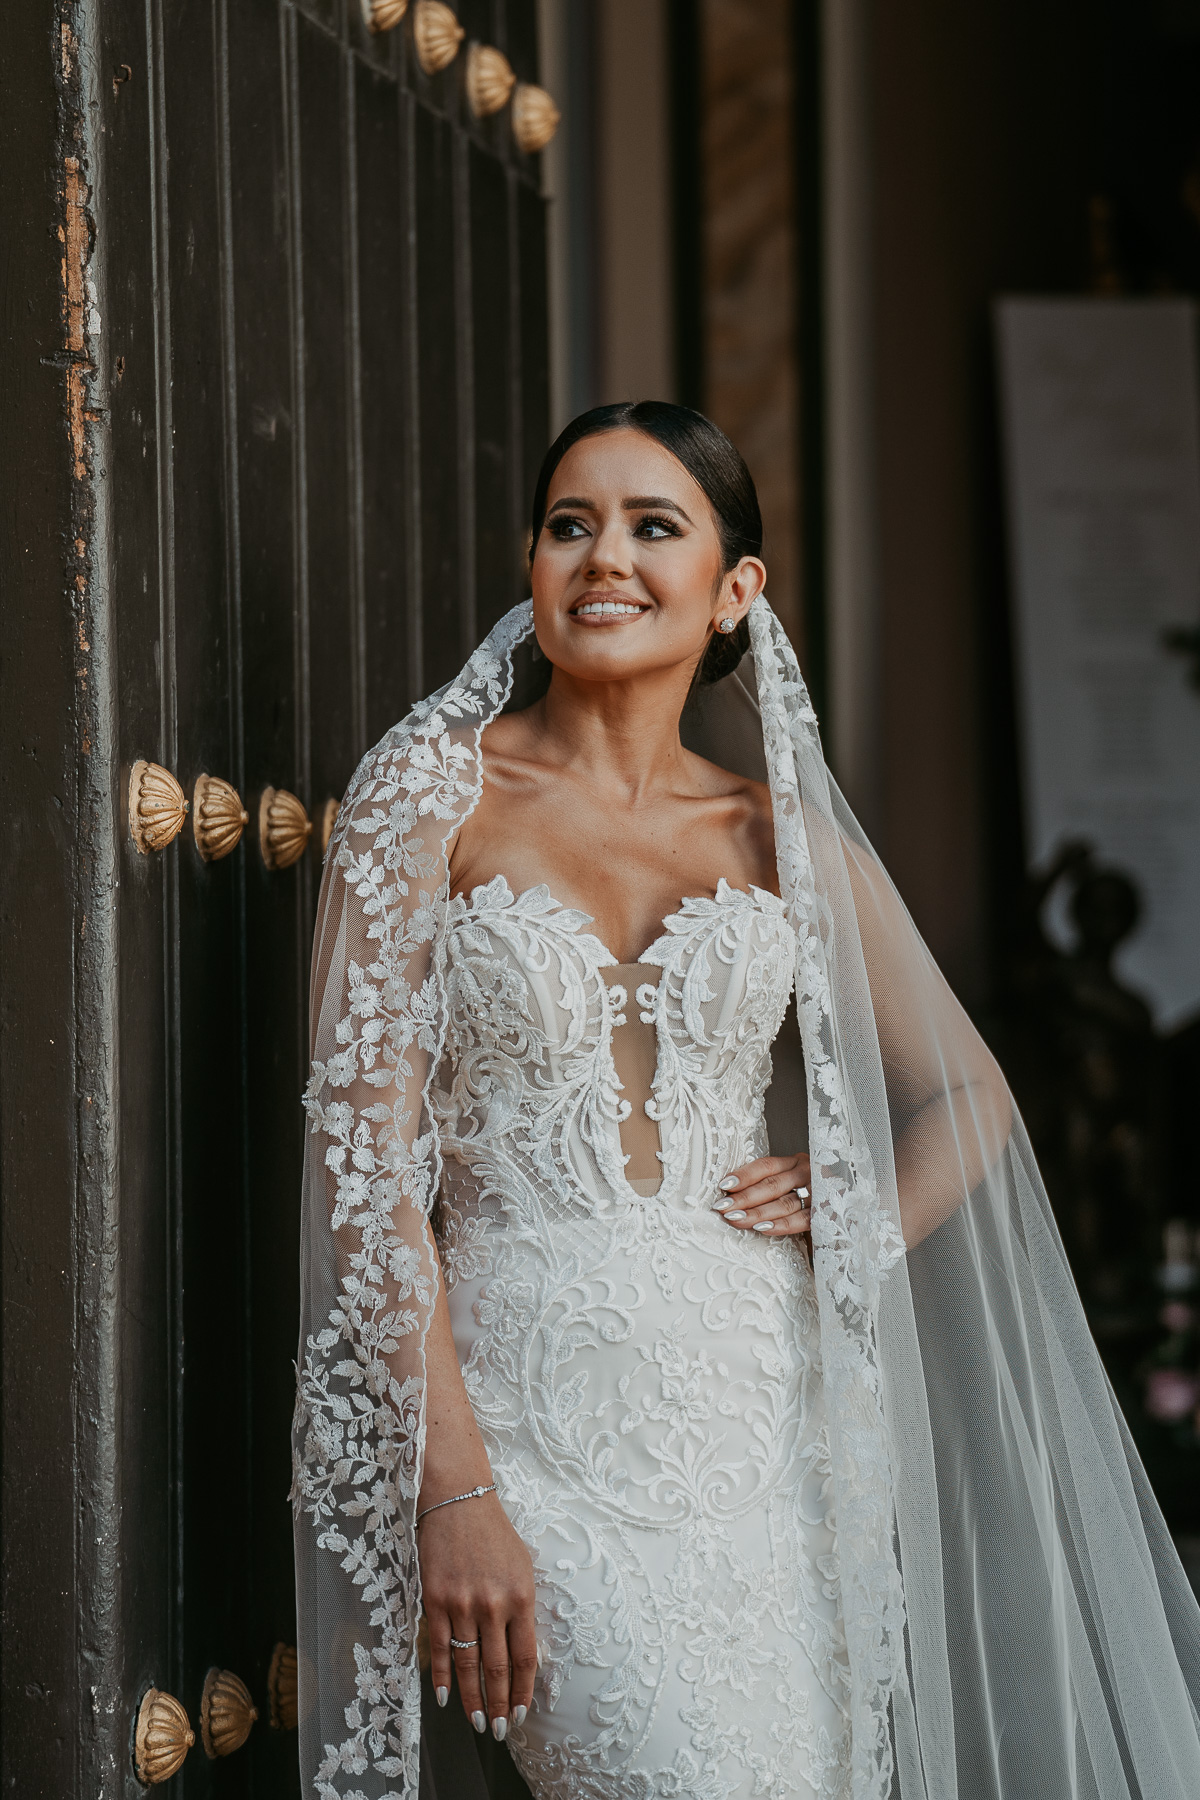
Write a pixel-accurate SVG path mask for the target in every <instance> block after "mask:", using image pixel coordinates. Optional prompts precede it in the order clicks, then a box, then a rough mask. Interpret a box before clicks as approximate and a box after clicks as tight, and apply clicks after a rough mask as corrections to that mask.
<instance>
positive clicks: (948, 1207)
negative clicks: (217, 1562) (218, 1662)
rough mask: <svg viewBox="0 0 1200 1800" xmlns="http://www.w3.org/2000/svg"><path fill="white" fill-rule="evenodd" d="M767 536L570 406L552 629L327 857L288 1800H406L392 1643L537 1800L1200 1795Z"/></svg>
mask: <svg viewBox="0 0 1200 1800" xmlns="http://www.w3.org/2000/svg"><path fill="white" fill-rule="evenodd" d="M761 536H762V533H761V523H760V519H759V510H758V503H757V499H756V497H755V493H754V488H753V484H752V482H751V480H750V476H749V474H748V472H747V470H746V467H745V465H744V463H743V462H742V460H741V458H740V456H739V455H738V454H737V452H736V450H734V448H733V447H732V445H731V444H729V442H728V440H727V439H725V438H724V437H723V435H722V434H721V433H720V432H719V431H718V430H717V428H716V427H715V426H713V425H712V424H710V423H709V422H708V421H707V420H705V419H703V418H701V417H700V416H699V415H698V414H696V413H693V412H690V411H688V410H687V409H684V408H681V407H675V406H670V405H667V404H665V403H659V402H644V403H641V404H638V405H621V406H609V407H602V408H598V409H596V410H595V411H593V412H591V413H587V414H585V415H584V416H583V417H582V418H580V419H577V420H576V421H575V422H574V423H573V424H572V425H570V426H569V427H568V428H567V430H566V431H565V432H564V433H563V434H562V436H561V437H560V438H559V439H558V441H557V442H556V443H555V444H554V445H553V447H552V448H551V450H550V452H549V453H548V455H547V458H546V462H545V465H544V467H543V470H542V474H541V477H540V480H539V484H538V489H537V493H536V495H535V499H534V508H533V535H532V563H531V567H532V594H533V598H532V602H531V603H527V604H526V605H524V606H521V607H518V608H516V609H514V611H513V612H512V613H510V614H509V615H508V616H507V617H506V618H505V619H503V620H502V621H501V623H500V624H499V625H498V626H497V627H496V629H495V630H494V631H493V632H492V634H491V636H490V637H489V638H488V639H487V640H486V642H485V643H484V644H483V645H482V646H481V647H480V648H479V649H478V650H477V651H476V652H475V654H474V655H473V656H472V658H471V660H470V662H469V663H468V664H467V666H466V668H465V669H464V670H463V672H462V674H461V675H460V676H459V677H458V678H457V680H456V681H454V682H452V683H451V684H450V685H449V687H448V688H446V689H443V690H442V692H441V693H440V694H437V695H435V696H433V697H432V698H431V699H429V700H426V701H423V702H422V703H421V704H420V705H419V706H417V707H416V708H415V709H414V710H413V712H412V713H410V714H409V716H408V717H407V718H406V719H405V720H403V721H402V722H401V723H400V724H399V725H398V726H396V727H395V728H394V729H393V730H392V731H391V732H390V733H389V734H388V735H387V737H385V738H384V739H383V741H382V742H381V743H380V744H379V745H378V746H377V747H376V749H375V750H373V751H372V752H371V753H370V754H369V755H368V756H367V757H366V759H365V760H364V762H363V764H362V765H361V767H360V769H359V770H358V773H357V775H356V776H355V779H354V782H353V783H352V785H351V789H350V791H349V793H348V795H347V798H346V801H345V803H344V804H343V807H342V810H341V813H340V815H339V820H338V826H337V831H336V834H335V837H334V840H333V843H332V845H331V851H330V855H329V859H328V863H327V867H326V873H325V883H324V887H323V890H322V903H321V909H320V915H319V919H318V925H317V933H316V944H315V950H314V962H313V986H312V1019H313V1043H314V1060H313V1073H312V1079H311V1082H310V1086H309V1090H308V1096H307V1106H308V1111H309V1116H310V1120H311V1135H310V1139H309V1143H310V1147H311V1149H310V1156H309V1162H308V1169H307V1174H306V1187H305V1228H304V1252H303V1267H302V1293H303V1320H302V1339H301V1353H300V1380H299V1390H298V1401H297V1415H296V1434H295V1483H294V1489H293V1498H294V1504H295V1511H296V1519H297V1575H298V1593H299V1647H300V1652H301V1656H300V1714H301V1764H302V1774H303V1778H304V1784H305V1785H304V1791H305V1793H306V1794H316V1795H319V1796H321V1800H335V1796H336V1797H341V1800H397V1797H399V1800H416V1796H417V1794H418V1789H420V1792H421V1794H422V1795H424V1794H426V1793H433V1792H434V1791H435V1786H436V1784H437V1780H438V1776H437V1766H436V1765H437V1756H438V1755H439V1754H440V1755H442V1756H443V1757H445V1755H446V1754H447V1751H446V1745H447V1744H450V1743H452V1737H453V1733H452V1732H448V1731H447V1728H446V1727H447V1726H448V1724H449V1719H450V1715H439V1714H437V1713H434V1712H429V1713H427V1715H426V1717H425V1720H424V1731H423V1730H422V1717H421V1682H420V1678H419V1672H418V1671H419V1661H420V1653H421V1651H420V1645H419V1638H420V1640H421V1643H422V1644H424V1645H427V1652H428V1666H429V1681H428V1685H427V1692H428V1691H430V1690H432V1693H433V1694H434V1695H435V1696H436V1701H437V1704H438V1705H439V1706H441V1707H446V1706H447V1705H448V1704H449V1703H450V1702H451V1699H452V1695H453V1693H454V1690H455V1689H456V1690H457V1696H458V1700H459V1701H460V1702H461V1706H462V1709H463V1715H465V1718H466V1719H469V1720H470V1722H471V1724H472V1725H473V1726H474V1729H475V1730H476V1731H477V1732H479V1733H481V1734H482V1733H485V1732H490V1733H491V1734H492V1736H493V1737H494V1738H497V1739H501V1740H503V1739H507V1741H508V1744H509V1747H510V1749H511V1753H512V1756H513V1759H514V1761H515V1762H516V1764H517V1767H518V1768H519V1770H520V1771H521V1773H522V1775H523V1777H524V1779H525V1781H526V1783H527V1784H528V1786H529V1788H530V1789H531V1790H532V1793H533V1794H534V1796H535V1797H536V1800H660V1797H662V1800H666V1797H667V1796H676V1797H678V1800H735V1797H736V1800H743V1797H744V1800H750V1797H751V1796H767V1797H768V1800H792V1797H795V1800H810V1797H814V1796H820V1797H821V1800H835V1797H841V1796H845V1797H847V1800H849V1797H850V1796H854V1800H888V1797H889V1796H891V1795H899V1796H901V1800H917V1797H918V1796H919V1797H922V1800H955V1797H956V1796H957V1797H960V1800H980V1797H982V1796H996V1797H998V1800H1000V1797H1002V1800H1064V1797H1066V1796H1073V1797H1074V1796H1078V1797H1079V1800H1085V1797H1089V1800H1090V1797H1092V1796H1095V1797H1097V1800H1117V1797H1121V1800H1133V1797H1134V1796H1137V1797H1139V1800H1166V1797H1168V1796H1169V1797H1179V1800H1183V1797H1184V1796H1196V1795H1200V1731H1198V1724H1197V1712H1196V1704H1195V1698H1196V1696H1197V1694H1198V1693H1200V1613H1198V1611H1197V1608H1196V1604H1195V1601H1194V1599H1193V1598H1192V1595H1191V1592H1190V1589H1189V1588H1188V1585H1187V1582H1186V1578H1185V1577H1184V1574H1183V1571H1182V1569H1181V1567H1180V1565H1179V1562H1178V1559H1177V1557H1176V1556H1175V1553H1174V1550H1173V1548H1172V1546H1171V1543H1170V1540H1169V1538H1168V1536H1167V1534H1166V1531H1165V1527H1164V1525H1163V1522H1162V1519H1161V1516H1160V1515H1159V1513H1158V1511H1157V1508H1156V1506H1155V1504H1154V1501H1153V1498H1152V1497H1151V1495H1150V1494H1149V1491H1148V1489H1147V1486H1146V1483H1145V1478H1144V1476H1143V1474H1142V1471H1141V1468H1140V1465H1139V1464H1138V1462H1137V1459H1136V1455H1135V1453H1134V1452H1133V1450H1132V1447H1131V1446H1130V1444H1129V1440H1128V1437H1127V1434H1126V1432H1125V1428H1124V1423H1123V1421H1122V1419H1121V1417H1120V1414H1119V1412H1118V1410H1117V1408H1116V1404H1115V1402H1114V1400H1113V1398H1112V1396H1111V1393H1110V1391H1109V1389H1108V1387H1107V1385H1106V1383H1105V1380H1104V1376H1103V1373H1102V1370H1101V1367H1100V1364H1099V1361H1098V1358H1097V1355H1096V1352H1095V1350H1094V1348H1093V1346H1092V1344H1091V1342H1090V1339H1089V1338H1088V1335H1087V1332H1086V1327H1085V1325H1084V1323H1083V1318H1082V1313H1081V1310H1080V1308H1079V1304H1078V1301H1077V1299H1076V1296H1075V1293H1074V1289H1073V1286H1072V1284H1071V1281H1070V1277H1069V1273H1068V1271H1067V1269H1066V1265H1065V1262H1064V1259H1063V1255H1062V1251H1061V1246H1060V1244H1059V1241H1058V1237H1057V1234H1056V1232H1055V1229H1054V1225H1053V1221H1052V1218H1051V1214H1050V1210H1049V1206H1048V1203H1047V1201H1046V1196H1045V1191H1044V1188H1043V1187H1042V1184H1041V1181H1040V1178H1039V1176H1038V1173H1037V1170H1036V1166H1035V1164H1034V1162H1033V1158H1032V1156H1031V1153H1030V1150H1029V1146H1028V1142H1027V1140H1026V1138H1025V1135H1024V1132H1023V1130H1022V1128H1021V1126H1020V1122H1019V1120H1018V1119H1016V1117H1015V1116H1014V1113H1013V1110H1012V1107H1011V1103H1010V1100H1009V1096H1008V1091H1007V1089H1006V1087H1005V1084H1004V1081H1003V1078H1002V1077H1001V1075H1000V1073H999V1070H998V1069H997V1067H996V1065H995V1063H994V1062H993V1060H992V1058H991V1057H990V1055H989V1054H988V1052H987V1050H986V1049H985V1048H984V1046H983V1044H982V1042H981V1041H980V1039H979V1038H978V1036H977V1034H976V1033H975V1031H974V1030H973V1028H972V1027H971V1025H970V1023H969V1021H968V1020H967V1019H966V1017H965V1015H964V1014H963V1013H962V1011H961V1009H960V1008H959V1007H958V1005H957V1003H956V1002H955V1000H954V998H953V996H952V995H951V993H950V991H949V989H948V988H947V987H946V984H945V982H944V981H943V980H942V978H941V976H940V975H939V973H938V971H937V969H936V967H935V966H934V965H933V963H932V961H931V960H930V958H929V955H928V953H927V951H926V950H925V948H924V946H923V945H922V944H921V942H920V939H919V938H918V937H917V935H916V932H915V930H914V928H913V926H912V924H911V922H910V921H909V919H908V916H907V914H906V913H905V911H904V909H903V906H902V905H901V903H900V901H899V899H898V897H897V896H896V894H895V891H894V889H893V888H892V887H891V885H890V884H889V882H888V880H887V877H886V875H885V874H884V873H883V870H882V869H881V867H880V865H879V863H878V861H877V859H876V858H875V856H874V855H873V853H872V851H871V849H870V847H869V845H868V844H867V843H866V841H865V839H864V838H863V836H862V834H861V832H860V830H859V828H858V827H857V825H856V823H855V821H854V820H853V818H852V816H851V815H850V813H849V811H848V809H847V808H846V806H845V803H844V801H843V800H842V799H841V797H840V795H839V794H838V792H837V790H836V788H835V787H834V785H833V783H832V781H831V779H830V777H829V775H828V772H827V770H826V768H825V765H824V762H823V759H822V756H821V750H820V744H819V739H818V736H817V729H816V721H815V718H814V715H813V713H812V709H811V707H810V705H809V702H808V697H807V693H806V691H805V688H804V684H803V681H802V678H801V676H800V672H799V669H798V668H797V665H796V661H795V657H794V655H793V653H792V651H791V648H790V645H789V644H788V642H787V639H786V637H785V636H784V634H783V632H782V631H781V629H780V627H779V625H778V623H777V622H776V620H775V618H774V616H773V614H772V613H771V611H770V609H769V607H768V606H767V603H766V601H765V599H764V598H763V588H764V584H765V581H766V570H765V567H764V564H763V562H762V558H761V548H762V545H761ZM531 651H532V653H533V654H532V657H531V655H530V652H531ZM747 652H748V653H749V654H747ZM539 676H540V679H539ZM547 676H548V680H547ZM522 685H523V686H524V689H525V692H524V695H523V696H521V698H522V699H523V700H524V703H523V704H517V703H516V701H515V699H514V695H515V694H516V693H517V691H518V690H519V689H520V688H521V687H522ZM539 686H540V687H541V688H542V689H543V691H542V692H541V694H540V697H535V698H532V699H531V698H530V697H531V695H532V694H534V693H535V691H536V689H537V688H538V687H539ZM793 995H794V997H795V1003H796V1010H795V1015H794V1022H793V1024H792V1026H791V1027H790V1031H792V1032H795V1033H796V1035H797V1037H798V1047H797V1050H796V1052H795V1054H794V1055H793V1054H791V1053H790V1051H789V1043H790V1036H789V1026H788V1025H787V1024H786V1023H785V1014H787V1012H788V1007H789V1001H790V1000H791V999H792V997H793ZM789 1071H794V1072H796V1073H797V1074H798V1081H797V1082H796V1083H795V1084H794V1089H793V1091H791V1092H789V1085H788V1080H787V1076H788V1073H789ZM773 1072H774V1076H775V1079H774V1083H773V1084H772V1076H773ZM769 1087H770V1088H771V1093H770V1095H769V1096H768V1088H769ZM768 1109H770V1111H771V1114H772V1121H771V1134H770V1141H768V1131H767V1122H766V1121H767V1111H768ZM781 1133H783V1134H785V1135H782V1136H781V1135H780V1134H781ZM810 1159H811V1160H810ZM1114 1223H1116V1222H1114ZM810 1243H811V1249H810ZM422 1614H423V1615H424V1617H423V1621H422ZM443 1719H445V1723H443ZM464 1729H465V1727H464ZM435 1746H441V1748H440V1750H438V1751H436V1753H435ZM423 1765H424V1766H423ZM445 1766H446V1767H447V1768H448V1767H449V1766H450V1765H449V1764H447V1765H445ZM465 1766H466V1765H462V1764H459V1765H458V1767H459V1768H460V1770H461V1769H462V1768H463V1767H465ZM470 1766H471V1768H472V1769H474V1768H475V1766H476V1765H475V1763H474V1759H473V1758H472V1759H471V1765H470ZM455 1780H458V1781H459V1785H457V1786H455V1785H454V1782H455ZM463 1780H465V1777H461V1776H460V1777H456V1778H452V1777H450V1776H445V1775H444V1776H443V1778H442V1782H441V1785H440V1786H437V1787H436V1791H438V1792H440V1793H445V1792H447V1791H450V1792H453V1793H454V1794H455V1797H456V1800H458V1796H459V1795H460V1794H465V1793H466V1791H467V1789H466V1787H465V1786H464V1785H462V1781H463ZM447 1784H449V1785H447Z"/></svg>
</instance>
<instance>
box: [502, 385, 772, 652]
mask: <svg viewBox="0 0 1200 1800" xmlns="http://www.w3.org/2000/svg"><path fill="white" fill-rule="evenodd" d="M622 429H624V430H629V431H640V432H642V433H643V435H644V436H646V437H648V438H653V439H654V441H655V443H657V444H661V445H662V447H663V449H664V450H669V451H670V452H671V455H672V456H674V457H676V458H677V459H678V461H679V462H681V463H682V464H683V466H684V468H685V469H686V470H687V472H688V474H689V475H690V476H691V477H692V480H693V481H694V482H696V484H697V486H699V487H701V488H703V490H704V492H705V494H706V496H707V498H708V503H709V505H710V506H711V507H712V509H713V514H714V516H715V518H716V521H717V531H718V534H719V536H720V539H721V555H722V558H723V570H724V571H725V572H728V570H730V569H732V568H733V567H734V565H735V564H736V563H738V562H740V560H741V559H742V557H743V556H761V555H762V514H761V513H760V512H759V509H758V494H757V493H756V492H755V488H754V481H753V478H752V476H751V474H750V471H749V469H748V468H747V467H746V465H745V463H744V461H743V460H742V457H741V454H740V452H739V451H737V450H736V449H735V448H734V446H733V445H732V444H731V443H730V441H729V439H728V438H727V437H726V436H725V433H724V432H723V431H722V430H721V428H720V427H719V426H718V425H714V424H713V422H712V420H711V419H706V418H705V417H704V414H703V413H698V412H694V411H693V410H692V408H691V407H690V406H676V405H674V404H673V403H672V402H671V401H670V400H621V401H618V402H617V403H616V404H615V405H612V406H593V407H592V409H591V411H590V412H585V413H580V415H579V417H578V418H577V419H572V420H571V423H570V424H569V425H568V426H567V427H566V429H565V430H563V431H560V432H559V434H558V436H557V437H556V438H555V440H554V442H553V443H552V444H551V446H550V448H549V450H547V452H546V455H545V460H544V461H543V463H542V467H541V471H540V473H539V474H538V478H537V486H536V487H535V488H534V490H533V519H532V524H533V536H532V537H531V539H530V555H531V556H532V554H533V550H534V548H535V547H536V545H537V541H538V538H539V537H540V536H541V532H542V526H543V525H544V524H545V522H546V496H547V494H548V493H549V491H550V482H551V480H552V479H553V476H554V471H555V469H557V467H558V465H559V463H560V462H561V461H562V459H563V457H564V456H565V455H566V454H567V451H568V450H570V449H571V448H572V447H573V446H574V445H575V444H578V443H579V442H580V440H581V439H582V438H589V437H598V436H599V435H600V433H601V432H605V431H620V430H622ZM749 648H750V629H749V626H748V625H747V624H746V621H745V619H742V620H740V621H739V623H738V628H737V630H736V631H731V632H730V633H729V634H728V636H723V635H722V634H721V633H720V632H714V633H713V636H712V637H711V639H710V640H709V644H708V648H707V649H706V650H705V652H704V655H703V656H702V657H701V659H700V667H699V669H698V670H697V680H698V681H699V682H700V683H702V684H704V685H707V684H708V683H709V682H713V681H720V679H721V677H722V676H723V675H728V674H730V672H731V671H732V670H734V669H736V668H737V666H738V664H739V663H740V662H741V660H742V657H743V656H744V655H745V654H746V651H747V650H748V649H749Z"/></svg>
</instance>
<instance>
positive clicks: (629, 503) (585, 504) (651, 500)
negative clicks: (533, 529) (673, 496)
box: [546, 494, 692, 525]
mask: <svg viewBox="0 0 1200 1800" xmlns="http://www.w3.org/2000/svg"><path fill="white" fill-rule="evenodd" d="M565 507H573V508H575V509H576V511H578V512H595V511H596V502H595V501H594V500H587V499H585V498H584V497H583V495H581V494H564V495H563V497H562V499H561V500H556V501H555V502H554V505H553V506H552V507H551V508H550V511H549V513H547V515H546V517H547V518H550V517H551V516H552V515H553V514H554V513H556V512H561V511H562V510H563V509H564V508H565ZM651 507H653V508H655V510H656V511H659V512H673V513H678V515H679V517H680V518H681V519H683V520H684V521H685V522H686V523H687V524H688V525H690V524H691V523H692V521H691V519H689V518H688V516H687V514H686V513H685V512H684V510H683V508H682V506H680V504H679V502H678V501H677V500H668V499H667V497H666V495H665V494H636V495H635V496H634V497H633V499H631V500H622V502H621V511H622V512H646V511H648V510H649V509H650V508H651Z"/></svg>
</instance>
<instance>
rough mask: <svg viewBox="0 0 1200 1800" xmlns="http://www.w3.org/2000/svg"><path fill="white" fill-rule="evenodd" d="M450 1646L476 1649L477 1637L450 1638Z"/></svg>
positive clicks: (455, 1648) (477, 1644)
mask: <svg viewBox="0 0 1200 1800" xmlns="http://www.w3.org/2000/svg"><path fill="white" fill-rule="evenodd" d="M450 1648H451V1649H452V1650H478V1648H479V1639H478V1638H451V1639H450Z"/></svg>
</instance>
